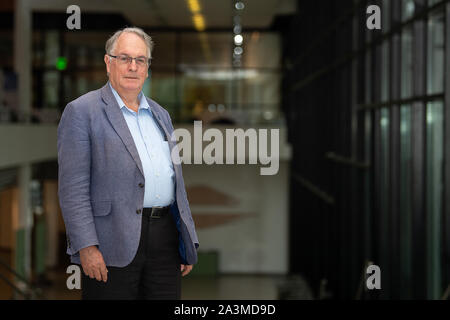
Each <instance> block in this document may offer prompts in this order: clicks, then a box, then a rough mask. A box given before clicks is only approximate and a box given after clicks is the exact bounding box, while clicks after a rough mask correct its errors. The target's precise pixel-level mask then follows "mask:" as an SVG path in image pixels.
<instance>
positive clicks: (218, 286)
mask: <svg viewBox="0 0 450 320" xmlns="http://www.w3.org/2000/svg"><path fill="white" fill-rule="evenodd" d="M67 276H68V274H66V273H65V272H64V271H63V270H62V271H53V272H49V279H50V280H51V281H52V282H53V285H52V286H51V287H48V288H44V289H43V292H44V296H45V298H46V299H51V300H66V299H69V300H71V299H80V297H81V291H80V290H76V289H74V290H69V289H67V287H66V280H67ZM283 279H284V277H280V276H252V275H222V276H217V277H208V276H187V277H185V278H183V282H182V299H184V300H226V299H232V300H241V299H255V300H260V299H261V300H270V299H277V297H278V286H279V285H280V284H281V283H282V281H283Z"/></svg>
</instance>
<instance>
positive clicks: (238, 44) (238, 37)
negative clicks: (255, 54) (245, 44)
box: [234, 34, 244, 46]
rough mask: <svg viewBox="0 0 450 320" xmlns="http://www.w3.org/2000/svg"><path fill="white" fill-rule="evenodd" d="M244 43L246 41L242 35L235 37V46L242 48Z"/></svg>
mask: <svg viewBox="0 0 450 320" xmlns="http://www.w3.org/2000/svg"><path fill="white" fill-rule="evenodd" d="M242 41H244V38H243V37H242V36H241V35H240V34H237V35H235V36H234V44H235V45H237V46H240V45H241V44H242Z"/></svg>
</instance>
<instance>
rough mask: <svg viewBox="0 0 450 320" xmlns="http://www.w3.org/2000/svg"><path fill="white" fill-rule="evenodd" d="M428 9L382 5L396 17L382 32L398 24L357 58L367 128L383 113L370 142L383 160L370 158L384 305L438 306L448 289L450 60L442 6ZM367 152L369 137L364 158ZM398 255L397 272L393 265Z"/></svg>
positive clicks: (406, 2)
mask: <svg viewBox="0 0 450 320" xmlns="http://www.w3.org/2000/svg"><path fill="white" fill-rule="evenodd" d="M426 3H428V8H427V7H426V6H425V7H423V6H418V5H417V1H413V0H402V1H401V3H400V4H399V5H398V6H397V5H394V4H393V3H392V2H391V5H390V6H389V4H387V3H386V2H385V1H382V2H381V4H382V8H383V10H385V9H386V10H387V9H390V10H393V12H392V13H391V12H389V14H387V15H388V17H386V11H385V12H384V13H383V14H384V15H385V16H384V18H383V22H382V23H383V26H388V27H389V26H392V25H394V24H395V23H397V24H398V25H397V27H396V28H395V30H394V32H393V33H389V32H388V31H387V30H382V32H381V33H379V34H376V33H372V34H371V35H367V33H370V32H366V35H365V37H364V39H366V43H365V48H366V50H365V51H364V55H361V56H360V59H361V62H362V63H361V65H363V66H364V71H363V72H364V73H363V75H362V78H363V79H364V80H365V81H364V83H361V88H360V89H361V90H364V91H365V93H366V94H365V99H361V100H363V101H360V105H359V110H360V111H361V112H365V117H366V118H365V120H364V125H365V128H366V129H367V128H368V127H369V125H368V124H370V123H371V121H373V120H374V119H373V116H374V115H376V114H377V113H378V114H379V134H378V135H377V134H374V140H373V144H374V146H375V148H374V149H373V150H378V152H379V154H378V155H377V154H375V155H374V156H372V161H373V166H372V168H373V170H374V171H373V172H372V174H373V175H374V177H375V179H374V180H375V181H374V182H372V183H374V186H375V188H376V189H375V190H376V192H378V195H379V196H377V197H375V198H374V199H375V201H376V202H377V203H375V204H374V205H373V207H372V208H373V210H374V212H373V213H372V217H373V220H372V221H373V222H374V227H375V230H378V232H379V234H378V238H379V239H378V240H377V237H374V239H375V240H376V241H378V243H376V244H375V247H377V248H378V250H377V252H378V256H377V258H376V259H377V260H378V261H377V262H378V263H379V264H380V267H381V268H382V270H383V271H382V272H383V277H384V278H385V279H387V280H386V281H387V284H385V286H384V290H383V292H381V293H380V297H381V298H392V297H397V298H401V299H411V298H428V299H439V298H440V297H442V295H443V292H444V290H445V289H446V287H447V286H448V283H445V281H446V280H444V278H445V274H446V273H447V272H448V271H446V270H444V266H445V260H444V255H443V252H445V250H444V248H443V247H442V246H443V243H444V241H443V240H444V238H443V232H442V230H443V229H442V226H443V224H444V216H443V214H444V212H443V211H444V205H443V204H444V198H443V191H444V182H445V181H444V176H445V171H444V169H445V168H444V105H445V101H444V83H445V82H444V77H445V73H444V70H445V65H446V63H448V60H446V55H450V53H448V52H445V30H446V21H445V8H446V6H445V5H444V4H445V1H438V0H435V1H428V2H426ZM397 4H398V3H397ZM430 7H432V8H431V9H430ZM395 21H400V22H395ZM447 24H448V22H447ZM367 39H370V40H369V41H367ZM421 44H425V45H421ZM371 59H373V60H374V61H371ZM421 61H422V62H423V63H421ZM372 65H373V66H377V67H376V68H375V70H373V68H371V66H372ZM397 75H398V78H396V77H397ZM397 79H398V80H400V83H398V81H397ZM377 81H379V83H377ZM377 88H379V89H380V90H379V92H378V91H377ZM377 95H379V96H377ZM397 115H398V119H397ZM367 117H370V118H371V119H367ZM375 119H376V118H375ZM376 122H377V121H375V123H376ZM372 130H374V129H372ZM374 132H375V133H376V130H374ZM422 133H423V134H422ZM370 145H371V142H370V141H368V139H367V133H366V138H365V139H364V146H362V148H363V149H362V150H364V153H363V154H367V153H368V148H370ZM397 145H398V148H396V147H395V146H397ZM377 146H378V147H377ZM365 176H366V174H365ZM397 179H399V181H398V182H397ZM365 181H367V179H366V180H365ZM366 183H367V182H366ZM377 183H379V185H377ZM393 188H396V189H393ZM397 188H398V189H397ZM368 190H370V186H366V187H365V192H366V195H365V197H364V199H365V202H366V204H365V207H366V208H367V206H368V204H367V203H368V202H369V198H368V196H367V192H368ZM397 208H398V210H397ZM397 223H398V226H397ZM366 229H370V228H369V227H367V226H366ZM413 231H414V232H413ZM419 233H420V234H419ZM366 241H368V240H366ZM366 246H367V244H366ZM395 252H398V253H399V260H398V261H399V265H395V264H394V263H393V261H392V254H391V253H395ZM396 275H399V279H394V278H395V277H396ZM447 277H448V275H447ZM385 283H386V282H385ZM396 284H398V285H399V287H400V289H399V290H397V289H396V287H395V285H396ZM396 295H398V296H396Z"/></svg>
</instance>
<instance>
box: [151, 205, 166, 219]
mask: <svg viewBox="0 0 450 320" xmlns="http://www.w3.org/2000/svg"><path fill="white" fill-rule="evenodd" d="M156 208H158V209H161V208H163V207H152V212H151V214H150V218H155V219H159V218H161V216H157V215H154V214H153V213H154V212H156V210H154V209H156Z"/></svg>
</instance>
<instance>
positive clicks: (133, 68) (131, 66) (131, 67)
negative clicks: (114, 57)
mask: <svg viewBox="0 0 450 320" xmlns="http://www.w3.org/2000/svg"><path fill="white" fill-rule="evenodd" d="M128 69H129V70H131V71H136V70H137V64H136V60H134V59H133V60H131V63H129V64H128Z"/></svg>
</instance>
